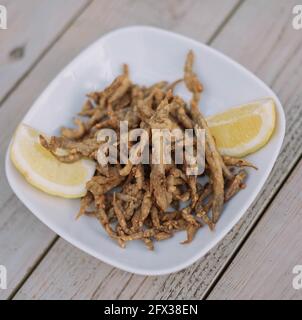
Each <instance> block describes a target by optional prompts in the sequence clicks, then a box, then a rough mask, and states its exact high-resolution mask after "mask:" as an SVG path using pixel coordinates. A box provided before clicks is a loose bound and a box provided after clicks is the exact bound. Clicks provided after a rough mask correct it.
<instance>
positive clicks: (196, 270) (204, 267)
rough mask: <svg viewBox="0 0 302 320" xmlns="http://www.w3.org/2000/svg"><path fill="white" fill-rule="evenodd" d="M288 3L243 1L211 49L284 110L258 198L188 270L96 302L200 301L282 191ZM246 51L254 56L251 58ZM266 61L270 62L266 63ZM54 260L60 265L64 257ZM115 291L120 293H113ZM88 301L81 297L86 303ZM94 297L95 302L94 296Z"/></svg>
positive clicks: (293, 66)
mask: <svg viewBox="0 0 302 320" xmlns="http://www.w3.org/2000/svg"><path fill="white" fill-rule="evenodd" d="M293 4H294V1H287V2H286V3H285V2H284V1H283V0H279V1H276V0H274V1H265V2H263V1H260V0H258V1H254V0H253V1H247V2H245V3H244V4H243V5H242V6H241V7H240V8H239V10H238V12H237V13H236V14H235V15H234V16H233V18H232V19H231V20H230V21H229V23H228V24H227V25H226V26H225V28H224V29H223V30H222V32H221V34H219V36H218V37H217V38H216V39H215V41H214V43H213V45H214V46H215V47H217V48H219V49H220V50H222V51H226V52H228V54H230V55H231V56H232V57H234V58H235V59H237V60H239V62H241V63H243V64H245V65H246V66H248V67H249V68H250V69H251V70H253V71H255V72H256V73H257V74H258V75H260V76H261V77H262V78H264V79H265V80H266V81H267V82H268V83H269V84H270V85H271V86H272V87H273V88H274V89H275V91H276V92H277V93H278V95H279V96H280V98H281V100H282V101H283V103H284V106H285V108H286V113H287V121H288V130H287V135H286V141H285V144H284V148H283V150H282V153H281V155H280V157H279V160H278V163H277V164H276V166H275V169H274V171H273V173H272V175H271V176H270V179H269V181H268V182H267V183H266V186H265V187H264V189H263V191H262V193H261V196H260V197H258V199H257V200H256V201H255V202H254V204H253V205H252V207H251V208H250V209H249V211H248V212H247V213H246V215H245V216H244V218H243V219H241V221H240V222H239V223H238V224H237V225H236V227H235V228H234V229H233V230H232V231H231V232H230V233H229V234H228V235H227V237H225V239H224V240H223V241H222V242H220V243H219V244H218V245H217V246H216V247H215V248H214V249H213V250H212V251H211V252H210V253H209V254H208V255H207V256H206V257H205V258H204V259H201V260H200V261H199V262H197V263H195V264H194V265H193V266H192V267H190V268H187V269H186V270H184V271H181V272H179V273H177V274H172V275H169V276H164V277H147V278H145V280H144V281H142V279H141V277H137V276H132V275H129V282H128V284H127V286H126V287H125V288H124V287H121V286H120V284H119V281H115V282H114V283H113V282H111V283H110V285H108V287H104V283H103V284H102V288H103V290H102V293H101V295H100V297H101V298H117V297H123V298H133V299H147V298H151V299H184V298H192V299H200V298H202V297H204V295H205V294H206V293H207V291H208V289H209V288H210V286H211V284H212V283H213V281H215V279H216V277H217V276H218V275H219V274H220V272H221V270H222V269H223V268H224V266H225V265H226V264H227V263H228V261H230V259H231V257H232V255H233V253H234V252H235V251H236V249H237V248H238V246H239V245H240V243H241V241H242V239H244V237H245V235H246V234H247V232H248V231H249V230H250V228H251V227H252V226H253V225H254V223H255V221H256V220H257V218H258V217H259V216H260V215H261V214H262V213H263V210H264V209H265V207H266V205H267V204H268V203H269V201H270V199H272V197H273V196H274V194H275V193H276V192H277V190H278V189H279V187H280V186H282V183H283V181H284V179H285V178H286V176H287V174H288V172H289V171H290V170H291V168H292V167H293V166H294V165H295V163H296V161H297V159H298V157H299V156H300V155H301V149H302V148H301V147H302V146H301V144H302V141H301V121H302V117H301V114H300V113H301V108H300V106H301V98H302V96H301V93H300V92H301V81H300V79H301V68H299V66H300V64H301V61H300V57H301V44H302V38H301V36H300V34H299V33H297V32H296V31H294V30H293V29H292V27H291V8H292V5H293ZM256 21H257V23H255V22H256ZM241 33H242V36H240V35H241ZM244 35H247V36H246V37H245V36H244ZM264 35H265V36H264ZM238 39H239V40H238ZM257 39H259V41H260V42H258V40H257ZM285 44H286V46H285ZM251 51H252V52H254V53H253V54H252V55H250V52H251ZM268 56H270V57H271V58H270V59H268V58H267V57H268ZM276 61H278V63H276ZM294 70H295V72H293V71H294ZM288 79H290V81H289V80H288ZM56 259H60V260H61V262H62V263H64V255H61V256H60V257H56ZM49 265H50V263H48V259H47V258H46V260H45V261H43V263H42V265H41V268H38V269H37V270H36V272H35V274H33V277H32V278H31V279H30V282H31V284H30V288H34V285H33V283H32V282H35V277H36V276H37V275H38V274H39V273H41V274H45V273H46V271H47V272H50V269H49ZM117 273H119V274H120V278H121V279H122V278H123V277H124V272H122V271H117ZM50 274H51V278H52V279H54V278H55V277H56V273H55V271H54V272H50ZM55 286H59V287H60V286H61V284H60V283H59V281H56V283H55ZM27 288H28V287H27V284H25V286H24V287H23V288H22V290H21V291H20V295H18V297H31V296H32V294H33V292H34V291H33V292H31V291H30V290H29V291H28V290H27ZM118 288H120V292H119V293H118V294H116V292H118ZM51 290H53V289H52V288H50V289H49V292H50V291H51ZM91 296H92V295H90V296H89V295H87V296H82V297H83V298H91ZM94 298H97V296H96V295H95V292H94Z"/></svg>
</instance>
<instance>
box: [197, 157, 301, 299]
mask: <svg viewBox="0 0 302 320" xmlns="http://www.w3.org/2000/svg"><path fill="white" fill-rule="evenodd" d="M301 160H302V156H300V157H299V158H298V159H297V160H296V161H295V163H294V164H293V166H292V167H291V168H290V171H289V172H288V173H287V175H286V177H285V178H284V179H283V180H282V181H281V183H280V185H279V186H278V188H277V191H276V193H275V194H274V196H273V197H272V198H271V199H270V200H269V201H268V203H267V204H266V205H265V207H264V209H263V210H262V211H261V212H260V214H259V216H257V217H256V219H255V222H254V223H253V224H251V227H250V228H249V229H247V231H246V234H245V235H244V237H243V238H242V241H241V242H240V243H239V244H238V246H237V247H235V248H234V252H233V253H232V254H231V256H230V259H229V260H227V262H226V263H225V265H224V266H223V268H222V269H221V272H219V273H217V276H216V277H215V278H214V279H213V282H212V284H211V285H210V286H209V288H208V290H206V291H205V293H204V295H203V299H205V300H206V299H208V297H209V296H210V295H211V292H212V291H213V290H214V289H215V287H216V285H217V284H218V282H219V281H220V280H221V278H222V277H223V275H224V273H225V271H226V270H227V269H228V267H229V266H230V265H231V263H232V262H233V261H234V259H235V257H236V256H237V254H238V253H239V251H240V250H241V249H242V247H243V246H244V244H245V243H246V241H247V240H248V238H249V237H250V235H251V234H252V233H253V231H254V230H255V229H256V228H257V226H258V224H259V222H260V220H261V219H262V218H263V216H264V214H265V212H266V211H267V210H268V209H269V207H270V206H271V205H272V203H273V202H274V200H275V199H276V198H277V196H278V195H279V194H280V191H281V190H282V188H283V185H284V184H285V183H286V182H287V181H288V180H289V179H290V178H291V175H292V173H293V172H294V171H295V169H296V167H297V166H298V164H299V163H300V161H301Z"/></svg>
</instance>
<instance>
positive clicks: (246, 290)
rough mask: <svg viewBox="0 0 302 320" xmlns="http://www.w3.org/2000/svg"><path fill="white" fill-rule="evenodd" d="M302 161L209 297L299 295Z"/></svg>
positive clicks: (301, 233) (265, 297) (282, 296)
mask: <svg viewBox="0 0 302 320" xmlns="http://www.w3.org/2000/svg"><path fill="white" fill-rule="evenodd" d="M301 180H302V161H300V163H299V165H298V166H297V168H296V169H295V170H294V172H293V173H292V174H291V176H290V178H289V179H288V181H287V182H286V184H285V185H284V187H283V188H282V190H281V191H280V193H279V194H278V196H277V197H276V198H275V200H274V201H273V203H272V204H271V205H270V207H269V209H268V210H267V212H266V214H265V216H264V217H263V219H262V220H261V221H260V223H259V224H258V225H257V227H256V228H255V230H253V232H252V234H251V236H250V237H249V238H248V240H247V241H246V243H245V244H244V246H243V247H242V248H241V249H240V252H239V253H238V255H237V256H236V258H235V259H234V260H233V262H232V264H231V265H230V267H229V269H228V270H227V272H226V273H225V274H224V275H223V277H222V278H221V279H220V280H219V282H218V283H217V285H216V286H215V288H214V290H213V291H212V292H211V294H210V296H209V299H278V300H279V299H281V300H283V299H290V300H292V299H298V300H301V298H302V291H301V290H295V289H294V288H293V285H292V281H293V278H294V277H295V275H294V274H293V273H292V271H293V268H294V266H296V265H301V264H302V250H301V238H302V215H301V207H302V195H301Z"/></svg>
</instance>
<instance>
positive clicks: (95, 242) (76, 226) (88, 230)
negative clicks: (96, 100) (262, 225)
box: [6, 26, 285, 275]
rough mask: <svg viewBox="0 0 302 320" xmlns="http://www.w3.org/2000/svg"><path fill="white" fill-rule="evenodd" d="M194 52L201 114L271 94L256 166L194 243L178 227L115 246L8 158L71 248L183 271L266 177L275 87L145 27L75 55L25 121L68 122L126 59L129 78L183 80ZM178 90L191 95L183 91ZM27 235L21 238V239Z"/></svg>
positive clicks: (23, 196)
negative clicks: (151, 242) (146, 240)
mask: <svg viewBox="0 0 302 320" xmlns="http://www.w3.org/2000/svg"><path fill="white" fill-rule="evenodd" d="M189 49H193V50H194V53H195V56H196V63H195V70H196V73H197V74H198V76H199V77H200V79H201V80H202V82H203V84H204V87H205V91H204V93H203V95H202V101H201V106H202V111H203V113H204V114H205V115H206V116H207V115H211V114H214V113H217V112H220V111H222V110H225V109H227V108H229V107H231V106H235V105H239V104H241V103H245V102H249V101H252V100H256V99H259V98H263V97H268V96H269V97H273V98H274V99H275V101H276V106H277V127H276V130H275V132H274V134H273V137H272V139H271V140H270V142H269V143H268V144H267V145H266V146H265V147H264V148H263V149H261V150H260V151H258V152H256V153H255V154H253V155H252V156H250V157H249V159H250V160H251V161H252V162H253V163H254V164H255V165H256V166H257V167H258V168H259V170H258V171H253V172H252V174H251V175H250V176H249V177H248V181H247V188H246V189H245V190H243V191H241V192H240V193H239V194H238V195H236V197H234V198H233V199H232V200H231V201H230V202H229V203H228V204H227V205H226V206H225V209H224V211H223V214H222V216H221V219H220V220H219V222H218V224H217V227H216V230H215V231H214V232H211V231H209V229H208V228H202V229H201V230H200V231H199V232H198V233H197V235H196V237H195V239H194V241H193V242H192V243H191V244H189V245H181V244H180V242H181V241H182V240H184V239H185V237H186V234H185V233H184V232H180V233H177V234H176V235H175V236H174V237H173V238H171V239H169V240H166V241H162V242H160V243H155V250H154V251H153V252H151V251H149V250H147V249H146V248H145V246H144V244H143V243H142V242H139V241H133V242H131V243H128V244H127V247H126V249H121V248H120V247H119V246H118V245H117V244H116V243H115V242H114V241H113V240H111V239H110V238H109V237H108V236H107V234H106V233H105V231H104V230H103V228H102V227H101V225H100V224H99V223H98V221H97V220H96V219H93V218H89V217H83V218H81V219H80V220H79V221H75V214H76V212H77V210H78V208H79V201H78V200H66V199H60V198H57V197H53V196H49V195H47V194H45V193H43V192H41V191H39V190H37V189H35V188H33V187H31V186H30V185H29V184H28V183H27V182H26V181H25V180H24V179H23V178H22V176H21V175H20V174H19V173H18V172H17V171H16V169H15V168H14V167H13V165H12V163H11V161H10V159H9V156H8V154H7V158H6V174H7V178H8V181H9V183H10V185H11V187H12V189H13V190H14V192H15V193H16V195H17V196H18V197H19V198H20V200H21V201H22V202H23V203H24V204H25V205H26V206H27V207H28V209H29V210H31V211H32V212H33V213H34V214H35V215H36V216H37V217H38V218H39V219H40V220H41V221H43V222H44V223H45V224H46V225H47V226H48V227H49V228H51V229H52V230H53V231H54V232H56V233H57V234H59V235H60V236H61V237H62V238H64V239H66V240H67V241H69V242H70V243H72V244H73V245H75V246H76V247H78V248H80V249H82V250H83V251H85V252H87V253H89V254H91V255H92V256H94V257H96V258H99V259H100V260H102V261H104V262H107V263H109V264H111V265H113V266H115V267H118V268H120V269H123V270H126V271H129V272H134V273H138V274H143V275H159V274H167V273H170V272H175V271H178V270H180V269H183V268H185V267H187V266H189V265H190V264H192V263H193V262H195V261H196V260H198V259H199V258H201V257H202V256H203V255H204V254H206V253H207V252H208V251H209V250H210V249H211V248H212V247H213V246H214V245H215V244H216V243H217V242H218V241H219V240H221V239H222V238H223V237H224V236H225V235H226V233H227V232H228V231H229V230H230V229H231V228H232V227H233V226H234V225H235V224H236V222H237V221H238V220H239V218H241V217H242V215H243V214H244V212H245V211H246V210H247V208H248V207H249V206H250V205H251V203H252V201H253V200H254V199H255V197H256V196H257V194H258V193H259V191H260V189H261V188H262V186H263V184H264V182H265V181H266V179H267V177H268V175H269V173H270V171H271V169H272V167H273V165H274V163H275V161H276V158H277V156H278V153H279V151H280V148H281V145H282V141H283V137H284V131H285V117H284V112H283V108H282V106H281V103H280V101H279V99H278V98H277V97H276V95H275V94H274V92H273V91H272V90H270V88H268V87H267V86H266V85H265V84H264V83H263V82H262V81H261V80H259V79H258V78H257V77H256V76H254V75H253V74H252V73H250V72H249V71H247V70H246V69H245V68H243V67H242V66H240V65H239V64H237V63H236V62H234V61H232V60H231V59H229V58H228V57H226V56H224V55H223V54H221V53H219V52H217V51H215V50H214V49H212V48H210V47H208V46H206V45H204V44H201V43H199V42H196V41H194V40H191V39H189V38H186V37H183V36H180V35H177V34H174V33H171V32H167V31H163V30H160V29H155V28H151V27H141V26H136V27H130V28H124V29H119V30H116V31H114V32H111V33H109V34H107V35H106V36H104V37H102V38H101V39H99V40H97V41H96V42H95V43H94V44H92V45H91V46H90V47H89V48H87V49H86V50H85V51H83V52H82V53H81V54H80V55H79V56H78V57H77V58H76V59H74V60H73V61H72V62H71V63H70V64H69V65H68V66H67V67H66V68H65V69H64V70H63V71H62V72H61V73H60V74H59V75H58V76H57V77H56V78H55V79H54V80H53V81H52V82H51V84H50V85H49V86H48V87H47V88H46V90H45V91H44V92H43V93H42V94H41V96H40V97H39V98H38V99H37V101H36V102H35V104H34V105H33V106H32V108H31V109H30V110H29V112H28V113H27V115H26V116H25V118H24V119H23V122H24V123H27V124H29V125H31V126H33V127H35V128H37V129H39V130H41V131H44V132H46V133H48V134H58V129H59V128H60V127H61V126H62V125H68V124H71V121H72V118H73V116H74V115H75V114H76V112H78V111H79V110H80V108H81V106H82V104H83V102H84V100H85V94H86V93H87V92H90V91H93V90H96V89H98V90H99V89H102V88H104V86H106V85H108V84H109V83H110V82H111V81H112V80H113V78H114V77H115V76H117V75H118V74H119V73H120V71H121V66H122V64H123V63H124V62H125V63H128V64H129V67H130V74H131V78H132V79H133V81H134V82H137V83H139V84H151V83H154V82H156V81H159V80H168V81H173V80H175V79H178V78H181V77H182V74H183V65H184V61H185V57H186V54H187V52H188V50H189ZM179 91H180V92H179V93H180V94H182V95H183V96H185V98H189V97H190V95H189V94H188V93H187V92H186V91H185V90H184V89H183V88H180V89H179ZM25 240H26V239H25Z"/></svg>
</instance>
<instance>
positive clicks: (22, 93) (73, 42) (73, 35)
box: [0, 0, 238, 297]
mask: <svg viewBox="0 0 302 320" xmlns="http://www.w3.org/2000/svg"><path fill="white" fill-rule="evenodd" d="M237 4H238V1H237V0H228V1H224V2H223V3H221V2H220V1H219V0H215V1H203V2H196V1H192V0H187V1H180V2H175V1H165V2H159V1H158V2H154V1H130V0H127V1H126V0H123V1H105V0H103V1H95V2H93V3H92V5H91V6H90V7H88V9H87V10H86V11H85V12H84V13H83V15H82V16H81V17H80V18H79V19H78V20H77V21H76V22H75V23H74V24H73V25H72V27H71V28H70V30H68V32H66V34H64V35H63V37H62V38H61V39H60V40H59V41H58V42H57V43H56V44H55V46H54V48H53V49H52V50H51V51H50V52H49V53H47V54H46V55H45V56H44V57H43V59H42V60H41V61H40V62H39V64H38V65H37V66H36V67H35V68H34V69H33V70H32V72H31V73H30V74H29V75H28V76H27V77H26V79H25V80H24V81H23V82H22V83H21V84H20V85H19V87H18V88H17V89H16V91H15V92H14V94H13V95H12V96H10V97H9V98H8V99H7V100H6V101H5V103H4V104H3V106H2V108H0V126H1V128H5V129H4V130H3V132H1V136H0V139H1V146H0V148H1V149H0V150H1V152H0V162H1V166H2V168H3V163H4V152H5V149H6V147H7V145H8V142H9V139H10V137H11V135H12V132H13V130H14V127H15V126H16V125H17V124H18V122H19V121H20V120H21V118H22V116H23V115H24V114H25V112H26V111H27V110H28V108H29V107H30V105H31V104H32V102H33V101H34V99H35V98H36V97H37V95H38V94H39V93H40V92H41V91H42V90H43V89H44V88H45V86H46V85H47V84H48V83H49V81H50V80H51V79H52V78H53V77H54V76H55V75H56V74H57V73H58V72H59V71H60V69H61V68H63V67H64V65H65V64H66V63H67V62H68V61H70V60H71V59H72V58H73V57H74V56H75V55H76V54H77V53H79V52H80V51H81V50H82V49H83V48H84V47H86V46H87V45H88V44H90V43H91V42H92V41H94V40H95V39H97V38H98V37H100V36H101V35H102V34H104V33H105V32H107V31H109V30H111V29H114V28H117V27H121V26H125V25H130V24H149V25H155V26H159V27H164V28H167V29H172V30H177V31H179V32H182V30H184V32H183V33H184V34H186V33H188V32H189V29H188V23H189V21H190V23H192V26H194V28H192V30H191V32H190V33H191V36H193V37H195V38H196V39H198V40H201V41H207V40H209V39H210V38H211V37H212V35H213V34H214V33H215V31H216V30H217V29H218V28H219V26H220V25H221V24H222V23H223V22H224V20H225V19H226V18H227V17H228V15H229V14H230V12H232V10H233V8H234V7H235V6H236V5H237ZM198 25H200V28H197V27H196V26H198ZM29 88H30V90H29ZM32 88H34V90H32ZM7 123H10V126H9V127H7V126H6V124H7ZM0 185H1V190H4V191H3V193H1V195H0V211H1V208H2V207H3V206H5V203H7V201H8V199H10V197H12V200H11V201H12V202H13V204H12V206H13V207H14V206H18V205H20V204H19V202H18V200H17V199H16V198H15V197H13V196H12V192H11V190H10V189H9V188H8V186H7V184H6V181H4V180H1V181H0ZM21 208H22V206H21ZM20 211H22V212H20V214H19V215H18V216H19V217H20V219H21V221H22V219H24V220H26V221H27V222H28V223H29V224H30V223H33V224H35V228H39V227H40V228H43V230H44V228H45V227H44V226H42V225H41V226H40V224H39V223H38V222H37V221H36V219H35V218H34V217H33V216H31V215H30V214H29V212H28V211H27V210H26V209H25V208H22V210H20ZM6 215H7V218H6V220H5V221H7V222H5V221H3V222H2V216H1V215H0V225H1V224H2V223H8V224H10V228H11V234H13V233H17V232H18V230H19V227H18V226H17V225H15V224H14V223H13V220H12V219H11V215H10V214H9V213H8V212H7V213H6ZM8 236H9V234H8V235H7V236H6V237H3V238H2V235H1V234H0V247H1V244H2V243H4V241H5V242H7V241H8V240H9V238H8ZM44 237H45V239H46V240H45V243H47V242H51V241H52V240H53V237H54V235H53V234H52V233H51V232H50V231H48V233H47V232H46V235H44ZM22 238H23V239H27V240H28V238H31V239H32V241H33V243H42V244H41V248H34V249H33V250H34V252H31V251H30V248H29V249H28V250H27V253H26V256H33V259H32V263H33V262H35V261H36V257H37V256H39V255H40V254H41V253H42V252H43V248H44V249H45V243H44V242H43V241H42V240H43V239H41V238H40V237H36V236H35V234H27V233H26V232H25V233H23V234H22ZM61 241H62V240H60V244H61ZM62 242H63V241H62ZM18 246H20V252H21V251H22V250H23V242H21V243H18ZM76 250H77V249H75V248H68V250H64V251H61V250H59V251H55V253H56V256H55V259H57V256H60V255H61V254H63V253H64V252H66V253H67V252H70V251H76ZM76 254H82V257H83V258H84V257H85V259H88V257H87V256H86V255H85V254H83V253H80V252H78V253H76ZM63 255H64V254H63ZM63 255H62V256H61V257H62V259H63V260H64V261H65V257H63ZM10 257H14V252H11V251H8V252H5V254H4V253H2V256H1V259H0V261H1V263H3V264H8V261H9V259H10ZM89 259H92V258H90V257H89ZM51 260H52V259H51ZM92 260H93V259H92ZM92 260H91V261H92ZM58 261H59V260H58ZM80 261H81V260H80ZM65 262H66V261H65ZM18 265H20V266H22V265H23V262H22V261H21V260H19V261H18ZM100 265H101V266H100V267H98V268H100V270H103V269H104V270H107V268H108V266H106V265H105V264H100ZM51 266H54V268H55V270H56V271H58V268H57V267H55V265H51ZM51 266H49V270H48V271H47V274H49V275H51V274H52V272H55V270H51ZM98 266H99V263H98ZM8 269H9V272H10V273H11V275H14V272H15V269H14V266H13V265H9V266H8ZM22 272H23V275H25V274H26V268H22ZM85 272H87V270H85ZM91 272H92V271H91ZM100 272H101V271H100ZM118 272H119V271H114V273H116V274H118ZM78 274H81V272H80V271H79V272H78ZM20 275H21V273H19V276H18V279H19V280H20V279H21V277H20ZM69 275H70V276H72V277H74V278H73V280H71V283H72V284H73V283H74V285H75V287H76V285H77V280H76V279H77V278H78V275H77V274H76V273H75V274H69ZM66 276H67V275H66V274H64V277H66ZM82 276H83V273H82ZM126 277H131V275H129V274H127V275H126ZM54 278H55V277H54ZM127 281H128V280H125V284H126V282H127ZM60 282H61V280H60ZM117 282H118V281H115V283H117ZM54 283H55V282H54ZM61 283H62V282H61ZM94 284H95V285H96V287H95V288H93V286H91V289H92V291H91V292H89V294H87V292H86V291H85V290H82V289H81V290H80V291H79V292H78V297H84V296H88V297H91V296H93V294H94V291H95V290H96V289H97V286H98V285H99V283H98V282H97V281H94ZM54 285H55V284H54ZM15 286H16V282H15V283H14V284H12V283H11V287H10V290H12V289H13V288H14V287H15ZM117 288H118V287H117ZM48 289H49V288H48ZM78 289H79V288H78V287H76V288H75V290H78ZM10 290H7V291H5V293H4V294H6V296H7V295H8V293H9V292H11V291H10ZM58 291H60V289H59V288H58V290H56V289H55V288H53V289H51V290H50V291H49V292H50V293H51V292H54V293H57V292H58ZM70 292H72V289H71V288H70ZM98 294H99V292H98V291H96V295H98ZM117 294H118V293H117ZM29 295H30V293H29ZM34 295H35V297H38V296H39V295H37V294H34ZM45 295H46V294H45ZM64 296H65V297H68V292H65V291H64Z"/></svg>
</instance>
